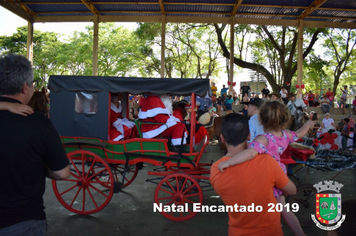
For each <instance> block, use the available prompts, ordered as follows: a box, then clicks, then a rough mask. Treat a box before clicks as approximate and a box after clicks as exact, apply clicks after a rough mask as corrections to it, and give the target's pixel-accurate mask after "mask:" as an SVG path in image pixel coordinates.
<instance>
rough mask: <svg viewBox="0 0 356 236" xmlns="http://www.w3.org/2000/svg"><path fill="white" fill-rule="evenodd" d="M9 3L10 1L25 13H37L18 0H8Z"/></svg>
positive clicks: (32, 14) (33, 14) (34, 14)
mask: <svg viewBox="0 0 356 236" xmlns="http://www.w3.org/2000/svg"><path fill="white" fill-rule="evenodd" d="M9 2H10V3H12V4H13V5H14V6H16V7H18V8H20V9H22V10H23V11H25V12H26V13H28V14H29V15H31V16H36V15H37V14H36V13H35V12H33V11H32V10H31V9H30V8H29V7H27V6H26V5H25V4H24V3H23V2H21V1H19V0H9Z"/></svg>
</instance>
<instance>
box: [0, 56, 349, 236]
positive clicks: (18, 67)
mask: <svg viewBox="0 0 356 236" xmlns="http://www.w3.org/2000/svg"><path fill="white" fill-rule="evenodd" d="M211 90H212V96H211V97H210V96H208V95H207V96H205V97H199V96H197V99H196V104H194V105H196V120H197V122H198V125H197V127H196V141H197V142H199V137H204V136H205V135H207V133H206V130H205V128H204V127H203V126H201V125H200V124H199V123H201V121H203V120H204V119H203V118H204V115H205V114H208V116H209V117H210V116H212V115H214V113H215V112H216V108H215V106H217V107H218V108H219V107H220V109H221V107H224V109H226V110H227V111H232V105H233V104H236V103H237V102H241V103H243V104H244V105H245V108H246V113H245V115H242V114H227V115H226V116H225V117H224V119H223V121H222V127H221V133H222V140H223V142H225V144H226V146H227V153H226V155H225V156H224V157H223V158H221V159H220V160H218V161H217V162H215V163H214V164H213V165H212V167H211V177H210V181H211V183H212V185H213V187H214V189H215V191H216V192H217V193H218V194H219V195H220V196H221V198H222V200H223V201H224V203H225V204H226V205H234V204H237V203H238V204H239V205H245V206H249V205H251V204H256V205H261V206H263V209H262V210H261V211H260V212H255V211H253V212H250V213H240V212H228V215H229V218H230V220H229V235H242V234H243V235H283V232H282V228H281V222H280V217H281V216H282V217H283V218H284V220H285V221H286V223H287V224H288V226H289V227H290V228H291V229H292V231H293V232H294V234H295V235H304V232H303V229H302V228H301V226H300V224H299V222H298V219H297V218H296V216H295V215H294V214H293V213H292V212H290V211H287V210H286V209H285V208H284V210H283V211H282V212H278V211H274V212H267V210H268V206H269V205H270V204H274V205H276V204H277V203H281V204H283V205H285V197H284V195H293V194H295V193H296V186H295V185H294V184H293V182H292V181H291V180H289V179H288V177H287V175H286V168H285V165H284V164H283V163H281V159H280V155H281V154H282V153H283V151H284V150H285V149H286V148H287V146H288V144H289V143H291V142H294V141H296V140H297V139H298V138H301V137H303V136H304V135H305V134H306V133H307V132H308V131H309V130H310V129H311V128H313V127H314V125H315V123H316V121H315V120H313V119H311V120H309V121H308V122H306V124H305V125H304V126H303V127H302V128H300V129H299V130H298V131H296V132H292V131H288V130H286V128H287V127H286V124H287V123H288V120H289V119H290V113H289V112H290V111H291V110H292V109H293V108H295V106H294V105H295V104H297V103H302V104H303V105H304V106H307V104H305V103H304V102H303V101H302V100H301V99H298V98H296V96H295V94H292V93H288V92H287V93H286V92H285V91H284V89H282V90H283V91H282V90H281V93H280V94H276V93H270V91H269V90H268V88H267V86H266V87H265V88H263V90H262V91H261V94H262V98H259V96H258V95H255V94H254V93H253V92H252V93H251V89H250V87H249V86H248V85H247V83H245V84H244V85H243V86H242V87H241V91H240V92H241V96H242V98H241V99H240V98H239V96H238V95H237V93H236V92H235V91H233V93H232V94H229V92H228V89H227V88H226V87H225V85H224V86H223V88H222V89H221V91H220V92H221V96H219V97H216V96H217V88H216V86H215V84H214V83H213V84H212V89H211ZM344 92H345V93H346V94H347V91H345V88H344V90H343V93H344ZM33 93H34V86H33V71H32V66H31V63H30V62H29V61H28V60H27V59H26V58H25V57H23V56H16V55H9V56H5V57H2V58H1V59H0V128H1V131H2V133H1V134H2V135H0V140H1V142H0V149H1V150H2V152H1V162H2V165H0V179H1V181H0V188H1V191H0V199H1V201H0V235H5V236H10V235H11V236H13V235H29V236H37V235H46V231H47V222H46V215H45V212H44V205H43V194H44V191H45V181H44V180H45V177H49V178H52V179H65V178H68V177H69V174H70V168H69V165H68V164H69V161H68V159H67V156H66V153H65V150H64V148H63V146H62V143H61V140H60V137H59V135H58V133H57V132H56V130H55V128H54V126H53V125H52V123H51V121H50V120H49V119H48V118H47V117H46V116H43V115H41V114H39V113H34V112H33V110H32V109H31V108H30V107H28V106H27V105H25V104H27V103H28V101H29V100H30V98H31V97H32V95H33ZM311 97H312V96H311V95H310V98H311ZM342 98H344V97H342ZM122 100H123V94H121V93H112V94H111V104H110V118H109V119H110V122H111V127H110V137H111V139H112V140H116V141H119V140H122V139H129V138H132V137H137V135H138V134H137V130H135V128H136V126H135V124H134V122H133V121H135V120H136V119H140V120H142V121H143V122H149V123H147V124H146V126H143V127H142V128H141V131H142V136H143V138H154V137H157V136H159V135H161V136H162V137H169V138H170V140H171V143H172V146H173V148H174V149H173V150H174V151H177V152H179V153H180V152H182V150H179V147H180V145H181V144H185V143H187V142H189V138H187V137H188V135H189V133H188V131H190V129H189V125H190V124H189V118H190V117H191V113H192V107H194V106H192V105H193V104H191V103H192V101H191V99H190V98H189V97H187V98H182V97H170V96H168V95H161V96H158V95H148V96H141V95H138V96H130V99H129V100H130V102H129V106H130V108H129V116H128V117H129V119H127V118H124V117H123V116H122V111H123V104H122ZM264 100H267V101H264ZM355 100H356V99H355ZM309 101H311V100H308V105H309V106H311V105H316V104H317V103H316V102H315V101H314V100H313V101H311V102H309ZM326 102H327V101H326ZM326 102H325V101H324V102H322V101H320V104H321V105H322V106H323V105H325V104H326ZM283 103H284V104H287V106H286V105H284V104H283ZM329 104H330V103H329ZM325 109H326V108H325ZM354 109H356V103H355V104H354ZM327 111H328V110H327ZM228 113H229V112H228ZM230 113H231V112H230ZM247 116H250V117H251V118H250V119H249V120H248V118H247ZM354 125H355V121H354V120H353V119H352V117H350V116H349V117H347V118H343V119H341V121H340V122H339V123H338V124H337V126H336V127H335V128H336V129H337V130H338V131H340V132H341V133H342V134H344V135H345V136H348V134H349V132H350V131H353V127H354ZM328 126H335V122H334V120H333V119H332V118H330V114H329V113H328V112H326V114H325V118H324V119H323V121H322V127H328ZM19 134H21V135H19ZM249 140H250V141H249ZM345 142H347V139H346V140H344V139H343V145H344V143H345ZM345 145H346V144H345ZM18 147H21V148H18ZM236 173H238V178H236ZM8 179H11V182H9V181H7V180H8Z"/></svg>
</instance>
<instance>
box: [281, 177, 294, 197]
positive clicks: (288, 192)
mask: <svg viewBox="0 0 356 236" xmlns="http://www.w3.org/2000/svg"><path fill="white" fill-rule="evenodd" d="M282 191H283V193H284V194H285V195H295V194H296V193H297V187H296V186H295V184H294V183H293V182H292V181H291V180H290V179H289V180H288V184H287V185H286V186H285V187H284V188H282Z"/></svg>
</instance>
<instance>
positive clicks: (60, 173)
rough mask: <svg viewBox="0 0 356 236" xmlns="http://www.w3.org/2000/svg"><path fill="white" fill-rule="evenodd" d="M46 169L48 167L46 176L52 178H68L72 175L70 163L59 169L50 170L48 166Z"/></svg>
mask: <svg viewBox="0 0 356 236" xmlns="http://www.w3.org/2000/svg"><path fill="white" fill-rule="evenodd" d="M46 169H47V173H46V176H47V177H48V178H51V179H58V180H60V179H66V178H68V177H69V175H70V168H69V165H67V166H66V167H64V168H63V169H61V170H57V171H53V170H50V169H49V168H48V167H47V168H46Z"/></svg>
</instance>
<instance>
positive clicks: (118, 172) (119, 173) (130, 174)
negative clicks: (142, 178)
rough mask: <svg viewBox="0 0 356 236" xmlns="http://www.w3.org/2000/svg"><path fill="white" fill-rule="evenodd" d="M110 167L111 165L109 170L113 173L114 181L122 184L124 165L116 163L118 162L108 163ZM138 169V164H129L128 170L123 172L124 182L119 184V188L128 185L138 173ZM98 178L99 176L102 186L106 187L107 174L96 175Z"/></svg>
mask: <svg viewBox="0 0 356 236" xmlns="http://www.w3.org/2000/svg"><path fill="white" fill-rule="evenodd" d="M110 167H111V172H112V173H113V176H114V182H115V183H121V184H122V181H123V179H122V178H123V174H124V170H125V166H124V165H118V164H110ZM138 170H139V164H135V165H129V168H128V171H127V172H126V173H125V180H124V184H123V185H120V188H125V187H127V186H129V185H130V184H131V183H132V182H133V181H134V180H135V178H136V176H137V174H138ZM98 178H100V180H101V183H102V185H103V186H104V187H106V185H107V182H110V179H109V176H108V175H107V176H105V175H101V176H98Z"/></svg>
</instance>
